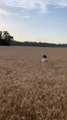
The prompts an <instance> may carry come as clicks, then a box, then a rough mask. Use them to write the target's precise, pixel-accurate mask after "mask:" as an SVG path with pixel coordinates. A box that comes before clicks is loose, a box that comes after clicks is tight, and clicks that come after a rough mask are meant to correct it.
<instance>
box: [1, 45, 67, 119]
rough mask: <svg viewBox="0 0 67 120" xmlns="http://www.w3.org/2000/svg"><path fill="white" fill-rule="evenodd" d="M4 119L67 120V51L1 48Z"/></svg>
mask: <svg viewBox="0 0 67 120" xmlns="http://www.w3.org/2000/svg"><path fill="white" fill-rule="evenodd" d="M43 54H46V55H47V56H48V62H47V63H41V61H40V58H41V56H42V55H43ZM0 120H67V48H39V47H37V48H36V47H0Z"/></svg>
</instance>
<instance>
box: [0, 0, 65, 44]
mask: <svg viewBox="0 0 67 120" xmlns="http://www.w3.org/2000/svg"><path fill="white" fill-rule="evenodd" d="M5 30H6V31H8V32H9V33H10V34H11V35H12V36H13V37H14V39H15V40H18V41H36V42H49V43H67V0H0V31H5Z"/></svg>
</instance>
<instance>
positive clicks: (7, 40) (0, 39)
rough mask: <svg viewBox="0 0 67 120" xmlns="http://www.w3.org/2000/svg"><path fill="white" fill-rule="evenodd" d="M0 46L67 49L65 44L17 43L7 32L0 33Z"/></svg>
mask: <svg viewBox="0 0 67 120" xmlns="http://www.w3.org/2000/svg"><path fill="white" fill-rule="evenodd" d="M0 45H5V46H36V47H67V44H53V43H46V42H30V41H24V42H19V41H16V40H14V37H13V36H11V35H10V33H9V32H8V31H0Z"/></svg>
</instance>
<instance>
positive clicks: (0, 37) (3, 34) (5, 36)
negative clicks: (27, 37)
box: [0, 31, 14, 45]
mask: <svg viewBox="0 0 67 120" xmlns="http://www.w3.org/2000/svg"><path fill="white" fill-rule="evenodd" d="M13 41H14V39H13V36H11V35H10V34H9V32H8V31H0V45H11V44H12V43H13Z"/></svg>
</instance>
